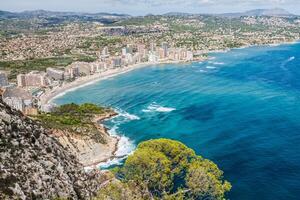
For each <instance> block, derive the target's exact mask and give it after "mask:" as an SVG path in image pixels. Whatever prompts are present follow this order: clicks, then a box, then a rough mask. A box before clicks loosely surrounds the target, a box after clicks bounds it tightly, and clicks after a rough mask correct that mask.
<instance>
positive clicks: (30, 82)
mask: <svg viewBox="0 0 300 200" xmlns="http://www.w3.org/2000/svg"><path fill="white" fill-rule="evenodd" d="M17 82H18V86H19V87H46V86H48V85H49V84H50V79H49V78H48V77H47V74H46V73H45V72H39V71H32V72H30V73H28V74H19V75H18V76H17Z"/></svg>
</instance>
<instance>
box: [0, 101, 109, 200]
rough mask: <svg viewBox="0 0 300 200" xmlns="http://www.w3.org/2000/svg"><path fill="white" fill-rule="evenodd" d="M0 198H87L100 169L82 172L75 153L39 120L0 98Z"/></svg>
mask: <svg viewBox="0 0 300 200" xmlns="http://www.w3.org/2000/svg"><path fill="white" fill-rule="evenodd" d="M0 134H1V135H0V199H54V198H56V197H61V198H70V199H90V198H91V197H92V196H94V195H95V194H96V192H97V191H98V189H99V187H100V185H101V183H102V182H103V181H102V180H101V177H102V176H101V174H100V171H92V172H89V173H88V174H87V173H86V172H84V170H83V166H82V165H81V164H79V162H78V161H77V159H76V157H75V156H73V155H72V154H71V153H69V151H68V150H67V149H65V148H64V147H63V146H62V145H60V144H59V143H58V142H57V140H56V139H54V138H53V137H52V136H50V135H51V132H50V131H49V130H46V129H44V128H43V127H42V126H41V125H40V124H39V123H37V122H35V121H33V120H31V119H29V118H27V117H25V116H23V115H22V114H21V113H20V112H18V111H15V110H12V109H11V108H9V107H8V106H7V105H6V104H4V103H3V101H2V100H1V99H0Z"/></svg>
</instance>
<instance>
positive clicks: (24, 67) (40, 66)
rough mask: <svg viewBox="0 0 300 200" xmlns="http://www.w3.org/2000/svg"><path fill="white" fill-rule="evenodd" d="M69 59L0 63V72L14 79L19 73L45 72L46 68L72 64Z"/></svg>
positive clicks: (57, 58) (56, 58) (58, 58)
mask: <svg viewBox="0 0 300 200" xmlns="http://www.w3.org/2000/svg"><path fill="white" fill-rule="evenodd" d="M72 61H73V60H72V58H71V57H55V58H41V59H32V60H13V61H0V70H8V71H10V77H9V78H12V79H13V78H16V76H17V74H19V73H27V72H29V71H32V70H38V71H45V70H46V68H47V67H54V66H67V65H69V64H71V63H72Z"/></svg>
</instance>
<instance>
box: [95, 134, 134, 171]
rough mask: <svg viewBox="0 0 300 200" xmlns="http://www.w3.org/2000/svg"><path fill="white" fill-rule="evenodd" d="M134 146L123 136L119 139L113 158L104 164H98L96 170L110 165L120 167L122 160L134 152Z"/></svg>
mask: <svg viewBox="0 0 300 200" xmlns="http://www.w3.org/2000/svg"><path fill="white" fill-rule="evenodd" d="M134 149H135V145H134V143H133V142H132V141H130V139H129V138H127V137H125V136H121V137H119V143H118V150H117V151H116V153H115V156H116V157H115V158H112V159H109V160H108V161H106V162H103V163H99V164H98V165H97V168H104V169H105V168H108V167H110V166H112V165H122V163H123V161H124V159H126V158H127V157H128V156H129V155H131V154H132V153H133V152H134Z"/></svg>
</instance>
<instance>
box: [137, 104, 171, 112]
mask: <svg viewBox="0 0 300 200" xmlns="http://www.w3.org/2000/svg"><path fill="white" fill-rule="evenodd" d="M174 110H176V108H171V107H164V106H161V105H159V104H157V103H155V102H153V103H151V104H150V105H149V106H148V107H147V109H143V110H142V111H143V112H172V111H174Z"/></svg>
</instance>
